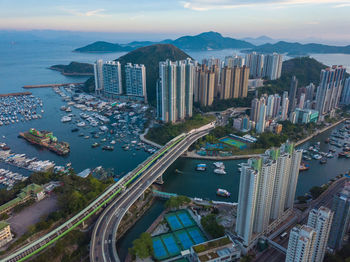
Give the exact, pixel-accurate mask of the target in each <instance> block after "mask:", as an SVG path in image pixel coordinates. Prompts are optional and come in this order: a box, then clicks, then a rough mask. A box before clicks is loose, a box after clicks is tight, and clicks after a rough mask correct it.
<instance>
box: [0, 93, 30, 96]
mask: <svg viewBox="0 0 350 262" xmlns="http://www.w3.org/2000/svg"><path fill="white" fill-rule="evenodd" d="M31 94H32V93H31V92H18V93H8V94H0V97H8V96H30V95H31Z"/></svg>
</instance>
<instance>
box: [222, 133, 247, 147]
mask: <svg viewBox="0 0 350 262" xmlns="http://www.w3.org/2000/svg"><path fill="white" fill-rule="evenodd" d="M219 141H220V142H222V143H224V144H227V145H229V146H234V147H237V148H239V149H245V148H247V144H246V143H244V142H242V141H239V140H238V139H234V138H232V137H228V136H226V137H223V138H221V139H219Z"/></svg>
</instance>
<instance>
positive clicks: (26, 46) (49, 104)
mask: <svg viewBox="0 0 350 262" xmlns="http://www.w3.org/2000/svg"><path fill="white" fill-rule="evenodd" d="M84 44H86V43H77V42H75V43H62V42H59V41H55V42H53V41H52V42H40V41H36V42H30V43H23V42H22V43H21V42H19V43H16V44H14V45H13V44H10V43H4V42H1V40H0V58H1V59H0V93H11V92H21V91H23V89H22V88H21V87H22V86H24V85H34V84H48V83H57V84H58V83H71V82H83V81H85V80H86V79H87V77H72V76H63V75H61V74H60V73H59V72H56V71H52V70H49V69H48V67H50V66H52V65H55V64H68V63H70V62H71V61H79V62H89V63H92V62H94V61H95V60H97V59H100V58H102V59H105V60H110V59H116V58H117V57H119V56H120V55H122V54H123V53H108V54H89V53H74V52H72V50H73V49H75V48H77V47H80V46H82V45H84ZM188 53H189V55H191V56H192V57H194V58H195V59H198V60H201V59H202V58H205V57H212V56H219V57H221V58H222V57H224V56H225V55H232V53H235V51H234V50H223V51H217V52H210V51H209V52H188ZM331 56H332V55H329V56H328V58H327V57H325V56H322V57H320V58H322V59H324V60H323V61H324V62H325V63H327V61H333V60H332V59H329V58H331ZM342 57H343V58H344V57H345V58H344V59H345V60H346V59H348V61H349V60H350V59H349V56H345V55H344V56H342ZM327 59H328V60H327ZM321 62H322V60H321ZM339 63H345V62H343V61H340V62H339ZM29 91H31V92H32V93H33V95H34V96H36V97H39V98H41V99H42V101H43V110H44V113H42V118H41V119H37V120H32V121H27V122H19V123H15V124H10V125H7V126H1V127H0V142H5V143H6V144H7V145H8V146H9V147H10V148H11V150H12V151H13V152H15V153H20V154H26V155H27V156H28V157H37V158H38V159H40V160H52V161H54V162H55V163H56V164H59V165H61V164H66V163H68V162H71V163H72V166H73V168H74V169H75V170H76V171H77V172H80V171H82V170H84V169H86V168H94V167H97V166H103V167H105V168H111V169H113V170H114V172H115V173H116V174H123V173H124V174H125V173H126V172H128V171H130V170H132V169H134V168H135V167H136V166H137V164H139V163H140V162H142V161H143V160H145V159H146V158H147V157H148V156H149V154H148V153H146V152H144V151H143V150H138V151H136V150H130V151H125V150H123V149H122V148H121V145H120V144H119V145H115V149H114V151H102V150H101V147H99V148H91V144H92V143H93V142H94V140H93V139H91V138H90V139H84V138H83V137H79V136H78V133H80V131H79V132H76V133H72V132H71V129H72V128H73V126H72V124H70V123H62V122H61V121H60V119H61V117H62V116H63V115H66V114H65V113H63V112H62V111H61V110H60V108H61V106H62V105H66V103H65V102H63V101H62V100H61V98H60V97H59V96H58V95H57V94H56V93H55V92H54V91H53V90H52V89H51V88H42V89H32V90H29ZM72 113H75V114H78V113H79V111H78V110H76V109H73V112H72ZM32 127H33V128H36V129H38V130H49V131H52V132H53V133H54V135H55V136H57V138H58V139H59V140H60V141H67V142H69V143H70V147H71V152H70V154H69V155H67V156H65V157H62V156H58V155H56V154H54V153H53V152H50V151H48V150H46V149H40V148H38V147H35V146H33V145H30V144H29V143H27V142H26V141H25V140H23V139H20V138H18V137H17V136H18V134H19V132H22V131H28V129H29V128H32ZM337 128H338V127H337ZM86 132H88V131H86ZM330 132H331V131H330V130H329V131H327V132H325V133H324V134H321V135H319V136H318V137H315V138H313V139H312V140H310V141H308V142H307V143H305V144H304V145H303V147H308V146H309V144H311V143H315V142H318V141H320V142H321V150H322V151H327V149H328V147H329V145H328V144H324V143H323V141H324V140H325V139H326V138H327V137H328V136H329V133H330ZM101 138H102V137H101ZM101 138H100V139H101ZM240 162H242V161H240V160H234V161H225V162H224V163H225V166H226V171H227V174H226V175H218V174H215V173H213V164H212V163H213V162H212V161H202V160H193V159H186V158H180V159H178V160H177V161H176V162H175V163H174V164H173V165H172V166H171V167H170V168H169V169H168V170H167V171H166V173H165V175H164V180H165V184H164V185H163V186H162V190H163V191H166V192H172V193H178V194H183V195H187V196H191V197H200V198H207V199H213V200H224V201H232V202H235V201H237V196H238V188H239V179H240V177H239V176H240V174H239V171H238V164H239V163H240ZM198 163H206V164H207V166H208V168H207V171H203V172H199V171H195V167H196V165H197V164H198ZM309 164H310V169H309V170H308V171H305V172H302V173H301V174H300V176H299V180H298V187H297V195H302V194H304V193H306V192H307V191H308V190H309V189H310V188H311V187H312V186H315V185H322V184H324V183H327V182H328V181H329V179H331V178H333V177H335V176H337V175H338V174H341V173H344V172H346V171H348V169H349V168H350V160H348V159H345V158H344V159H338V158H337V157H335V158H333V159H328V162H327V164H325V165H320V164H319V161H317V160H312V161H310V163H309ZM0 168H5V169H9V170H12V171H13V172H21V173H22V174H28V171H26V170H21V169H18V168H14V167H12V166H9V165H7V164H4V163H0ZM217 188H223V189H226V190H227V191H229V192H230V193H231V197H230V198H228V199H225V198H224V199H223V198H220V197H218V196H216V194H215V192H216V190H217ZM162 210H163V205H162V202H157V203H156V204H155V205H154V206H153V207H151V209H150V211H148V212H147V213H146V215H145V216H144V217H143V218H142V219H141V220H140V221H139V222H138V223H137V224H136V225H135V227H133V228H132V229H131V230H130V231H129V232H127V234H126V235H125V236H124V237H123V238H122V239H121V240H120V241H119V242H118V248H119V250H120V252H121V253H120V254H121V257H122V258H123V256H125V254H126V252H127V249H128V248H129V247H131V244H132V240H134V239H135V238H137V237H138V236H139V234H140V233H141V232H144V231H145V230H146V229H147V228H148V226H149V225H150V224H151V223H152V221H153V219H154V218H156V217H157V216H158V215H159V214H160V213H161V212H162Z"/></svg>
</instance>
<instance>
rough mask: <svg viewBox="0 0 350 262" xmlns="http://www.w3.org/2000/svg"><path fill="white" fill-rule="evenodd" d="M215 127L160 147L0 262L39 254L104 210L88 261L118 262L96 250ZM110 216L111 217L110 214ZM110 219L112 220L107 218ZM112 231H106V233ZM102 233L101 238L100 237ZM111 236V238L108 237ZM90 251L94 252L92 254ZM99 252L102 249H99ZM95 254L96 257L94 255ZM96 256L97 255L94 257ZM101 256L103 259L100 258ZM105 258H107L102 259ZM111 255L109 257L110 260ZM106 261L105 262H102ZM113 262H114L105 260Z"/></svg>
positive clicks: (199, 130) (181, 137)
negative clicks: (141, 198) (144, 195)
mask: <svg viewBox="0 0 350 262" xmlns="http://www.w3.org/2000/svg"><path fill="white" fill-rule="evenodd" d="M214 126H215V124H214V122H213V123H210V124H208V125H206V126H203V127H201V128H198V129H195V130H191V131H190V132H189V133H187V134H181V135H179V136H178V137H176V138H174V139H173V140H171V141H169V142H168V143H167V144H166V145H165V146H164V147H162V148H161V149H159V150H158V151H157V152H156V153H155V154H153V155H152V156H150V157H149V158H147V159H146V160H145V161H144V162H143V163H141V164H140V165H138V166H137V167H136V168H135V169H134V170H133V171H131V172H129V173H128V174H127V175H126V176H124V177H123V178H122V179H120V180H119V181H118V182H117V183H115V184H113V185H112V186H110V187H109V188H108V189H107V190H106V191H105V192H103V193H102V194H101V195H100V196H99V197H98V198H97V199H96V200H94V201H93V202H92V203H90V204H89V205H88V206H87V207H86V208H84V209H83V210H82V211H80V212H79V213H78V214H76V215H75V216H73V217H72V218H70V219H69V220H67V221H66V222H65V223H63V224H62V225H60V226H59V227H57V228H56V229H54V230H52V231H51V232H49V233H48V234H46V235H45V236H43V237H41V238H39V239H37V240H36V241H33V242H32V243H30V244H28V245H26V246H23V247H21V248H19V249H18V250H16V251H15V252H14V253H12V254H10V255H9V256H7V257H5V258H3V259H1V260H0V261H1V262H14V261H25V260H27V259H29V258H31V257H32V256H34V255H36V254H38V253H39V252H40V251H42V250H44V249H46V248H47V247H49V246H50V245H52V244H54V243H55V242H56V241H57V240H59V239H60V238H62V237H63V236H65V235H66V234H68V233H69V232H70V231H72V230H73V229H75V228H77V227H78V226H80V225H81V224H83V223H84V222H85V221H86V220H87V219H89V218H90V217H91V216H92V215H94V214H96V213H97V212H98V211H100V210H102V209H103V208H104V207H106V206H107V205H108V204H109V205H108V206H107V208H106V209H105V210H104V212H103V213H102V215H101V217H100V218H99V219H98V222H97V223H96V226H95V228H94V234H93V237H92V242H91V243H92V246H91V252H90V255H91V257H95V259H96V258H97V259H98V260H91V261H119V260H118V258H117V255H116V250H115V245H114V249H113V248H111V246H109V248H108V252H107V253H104V252H105V251H106V249H103V252H102V253H100V252H99V249H98V247H99V246H100V247H105V246H106V245H101V243H102V242H100V241H103V243H109V244H112V241H114V240H115V233H116V230H117V228H118V225H119V223H120V220H121V218H122V217H123V216H124V214H125V213H126V211H127V210H128V208H129V207H130V206H131V205H132V204H133V203H134V202H135V201H136V200H137V198H138V197H139V196H141V195H142V193H143V192H144V191H145V190H146V189H147V188H148V187H149V186H150V185H151V184H152V183H153V182H154V181H155V180H156V179H157V178H158V177H160V175H161V174H163V172H164V171H165V170H166V168H167V167H168V166H170V165H171V164H172V163H173V162H174V161H175V160H176V159H177V158H178V157H179V156H180V155H181V154H183V153H184V152H185V151H186V150H187V149H188V147H189V146H190V145H191V144H192V143H193V142H195V141H196V140H197V139H199V138H200V137H202V136H204V135H206V134H208V132H209V131H210V130H211V129H212V128H214ZM110 212H111V213H110ZM110 215H112V216H110ZM110 229H111V230H112V231H109V230H110ZM101 233H102V235H101ZM112 236H114V238H113V237H112ZM93 250H94V251H93ZM101 250H102V249H101ZM94 252H96V253H94ZM98 252H99V253H98ZM103 254H104V255H103ZM106 254H109V255H107V256H106ZM111 255H113V256H111ZM104 259H106V260H104ZM108 259H116V260H108Z"/></svg>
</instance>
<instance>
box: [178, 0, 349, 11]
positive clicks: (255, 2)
mask: <svg viewBox="0 0 350 262" xmlns="http://www.w3.org/2000/svg"><path fill="white" fill-rule="evenodd" d="M180 3H181V4H182V5H183V7H184V8H186V9H191V10H194V11H209V10H220V9H234V8H243V7H257V6H259V7H261V6H268V7H273V8H280V7H287V6H296V5H319V4H337V5H336V6H335V7H345V6H350V0H187V1H181V2H180Z"/></svg>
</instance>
